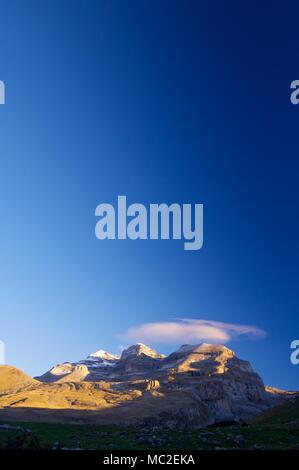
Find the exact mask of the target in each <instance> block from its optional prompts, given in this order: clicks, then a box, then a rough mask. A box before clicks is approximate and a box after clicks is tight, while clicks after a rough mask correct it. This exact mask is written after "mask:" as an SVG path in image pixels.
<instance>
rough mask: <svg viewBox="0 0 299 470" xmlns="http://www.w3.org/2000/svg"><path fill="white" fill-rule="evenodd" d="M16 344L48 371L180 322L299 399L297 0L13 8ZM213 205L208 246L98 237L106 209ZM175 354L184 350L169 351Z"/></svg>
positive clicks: (16, 357)
mask: <svg viewBox="0 0 299 470" xmlns="http://www.w3.org/2000/svg"><path fill="white" fill-rule="evenodd" d="M0 14H1V30H0V60H1V62H0V65H1V66H0V79H1V80H4V81H5V83H6V91H7V97H6V98H7V101H6V105H5V106H1V107H0V158H1V172H0V193H1V198H0V204H1V206H0V207H1V230H0V260H1V261H0V286H1V292H0V293H1V295H0V312H1V317H0V339H2V340H3V341H5V343H6V348H7V361H8V362H9V363H10V364H13V365H16V366H18V367H20V368H22V369H23V370H25V371H26V372H28V373H30V374H39V373H41V372H44V371H45V370H47V369H48V368H49V367H50V366H52V365H54V364H55V363H57V362H62V361H66V360H77V359H80V358H83V357H85V356H86V355H87V354H88V353H89V352H91V351H93V350H96V349H99V348H103V349H108V350H110V351H111V352H118V345H119V343H120V339H119V338H118V337H117V336H116V335H117V334H118V333H121V332H123V331H125V330H126V329H127V328H129V327H132V326H135V325H139V324H142V323H148V322H153V321H154V322H160V321H167V320H169V319H171V318H193V319H196V318H200V319H211V320H218V321H221V322H230V323H236V324H243V323H245V324H250V325H254V326H257V327H260V328H262V329H264V330H266V331H267V337H266V338H265V339H263V340H259V341H250V340H246V339H245V340H242V341H236V342H232V343H229V344H228V346H230V347H231V348H232V349H234V350H235V351H236V352H237V353H238V354H239V355H240V356H241V357H243V358H245V359H249V360H250V361H251V362H252V364H253V366H254V367H255V368H256V370H257V371H258V372H259V373H260V374H261V375H262V377H263V378H264V380H265V382H266V383H268V384H270V385H274V386H280V387H285V388H293V389H294V388H297V389H298V388H299V381H298V373H299V366H297V367H295V366H292V365H291V364H290V361H289V355H290V349H289V344H290V342H291V340H293V339H296V338H298V336H299V319H298V318H299V312H298V277H299V276H298V261H299V254H298V236H299V233H298V232H299V224H298V202H299V201H298V199H299V198H298V170H299V164H298V142H297V140H298V139H297V136H298V125H299V106H298V107H296V106H293V105H291V104H290V101H289V85H290V82H291V81H292V80H294V79H299V62H298V18H297V16H296V14H295V11H294V10H293V8H292V5H291V3H288V4H283V6H280V7H279V8H278V6H277V7H276V6H275V5H274V4H272V5H271V8H270V7H269V6H268V5H263V4H261V2H251V3H250V5H248V6H247V7H246V8H244V7H243V8H241V4H240V2H237V1H236V2H216V4H215V3H213V5H212V4H211V2H208V1H207V2H201V1H194V2H193V1H187V2H186V1H165V0H163V1H162V2H161V1H157V0H151V1H142V2H140V1H133V0H131V1H129V2H125V1H114V2H109V1H92V0H89V1H87V2H82V1H77V0H72V1H66V0H60V1H57V0H55V1H51V2H50V1H42V2H40V1H37V0H36V1H33V0H28V1H27V2H23V1H15V0H11V1H3V2H1V12H0ZM119 194H125V195H127V197H128V199H129V202H141V203H144V204H149V203H154V202H166V203H172V202H178V203H195V202H199V203H204V205H205V215H204V220H205V233H204V238H205V241H204V247H203V249H202V250H200V251H197V252H192V251H191V252H187V251H184V250H183V248H182V242H181V241H169V242H165V241H134V242H133V241H130V240H128V241H121V240H120V241H108V242H101V241H99V240H97V239H96V237H95V235H94V226H95V222H96V220H95V217H94V210H95V207H96V206H97V204H99V203H101V202H111V203H113V204H115V202H116V198H117V195H119ZM155 346H157V348H158V349H159V350H160V351H162V352H169V351H170V350H171V349H173V348H174V347H176V345H173V346H171V345H167V346H166V345H155Z"/></svg>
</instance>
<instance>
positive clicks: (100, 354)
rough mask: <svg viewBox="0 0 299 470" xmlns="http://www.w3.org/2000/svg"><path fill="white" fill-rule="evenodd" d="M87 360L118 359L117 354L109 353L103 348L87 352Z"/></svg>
mask: <svg viewBox="0 0 299 470" xmlns="http://www.w3.org/2000/svg"><path fill="white" fill-rule="evenodd" d="M87 359H89V360H92V361H93V360H99V359H100V360H103V361H117V360H118V359H119V356H117V355H114V354H110V353H108V352H107V351H104V350H103V349H99V351H95V352H93V353H91V354H89V356H88V358H87Z"/></svg>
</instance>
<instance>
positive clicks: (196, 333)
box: [121, 319, 266, 343]
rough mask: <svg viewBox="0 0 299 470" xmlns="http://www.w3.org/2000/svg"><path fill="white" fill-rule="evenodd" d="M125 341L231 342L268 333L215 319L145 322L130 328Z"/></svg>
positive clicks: (255, 337) (125, 335) (257, 337)
mask: <svg viewBox="0 0 299 470" xmlns="http://www.w3.org/2000/svg"><path fill="white" fill-rule="evenodd" d="M121 336H122V337H123V338H125V339H127V340H131V341H138V342H144V343H147V342H149V343H179V342H182V343H200V342H202V341H205V342H209V343H227V342H228V341H231V340H235V339H239V338H240V337H242V336H246V337H247V338H250V339H259V338H263V337H265V336H266V332H265V331H264V330H261V329H260V328H257V327H255V326H249V325H236V324H233V323H223V322H218V321H213V320H194V319H177V320H173V321H169V322H156V323H145V324H143V325H138V326H134V327H132V328H129V329H128V330H127V331H126V332H125V333H124V334H123V335H121Z"/></svg>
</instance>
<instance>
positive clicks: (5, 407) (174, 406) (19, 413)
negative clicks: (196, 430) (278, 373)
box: [0, 343, 294, 427]
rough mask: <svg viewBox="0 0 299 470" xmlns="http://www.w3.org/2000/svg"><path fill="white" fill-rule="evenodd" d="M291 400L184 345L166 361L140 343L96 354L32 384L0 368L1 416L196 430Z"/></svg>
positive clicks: (224, 352)
mask: <svg viewBox="0 0 299 470" xmlns="http://www.w3.org/2000/svg"><path fill="white" fill-rule="evenodd" d="M293 396H294V393H292V392H284V391H282V390H278V389H275V388H271V387H265V385H264V383H263V381H262V379H261V378H260V377H259V375H258V374H257V373H256V372H255V371H254V370H253V369H252V367H251V365H250V363H249V362H248V361H245V360H242V359H239V358H238V357H237V356H236V355H235V353H234V352H233V351H232V350H230V349H228V348H227V347H225V346H222V345H215V344H213V345H211V344H205V343H203V344H199V345H196V346H192V345H183V346H181V347H180V348H179V349H178V350H177V351H175V352H173V353H172V354H170V355H168V356H164V355H162V354H159V353H157V352H156V351H155V350H153V349H151V348H150V347H148V346H145V345H144V344H136V345H133V346H130V347H129V348H127V349H125V350H124V351H123V352H122V354H121V356H116V355H113V354H109V353H107V352H105V351H103V350H99V351H97V352H95V353H92V354H90V355H89V356H88V357H87V358H86V359H85V360H81V361H79V362H65V363H62V364H58V365H56V366H55V367H53V368H52V369H50V370H49V371H48V372H46V373H45V374H43V375H42V376H40V377H36V378H35V379H31V378H30V377H28V376H27V375H25V374H23V373H22V372H21V371H19V370H18V369H15V368H12V367H9V366H2V367H0V419H2V418H3V417H5V418H6V419H8V418H9V419H17V420H31V421H32V420H39V421H52V422H76V423H85V422H91V423H102V424H120V423H121V424H124V425H140V424H141V425H146V424H147V423H151V424H153V425H154V424H157V425H163V426H168V427H177V426H179V427H202V426H206V425H212V424H215V423H219V422H231V421H247V420H250V419H251V418H252V417H254V416H256V415H257V414H259V413H260V412H262V411H265V410H267V409H269V408H271V407H273V406H276V405H278V404H280V403H282V402H284V401H285V400H287V399H289V398H291V397H293Z"/></svg>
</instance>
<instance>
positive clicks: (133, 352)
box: [121, 343, 165, 360]
mask: <svg viewBox="0 0 299 470" xmlns="http://www.w3.org/2000/svg"><path fill="white" fill-rule="evenodd" d="M142 355H144V356H148V357H152V358H154V359H163V357H165V356H164V355H163V354H159V353H158V352H157V351H155V350H154V349H152V348H150V347H149V346H146V345H145V344H143V343H137V344H133V346H130V347H128V348H127V349H124V350H123V352H122V355H121V360H124V359H127V358H130V357H137V356H142Z"/></svg>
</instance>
